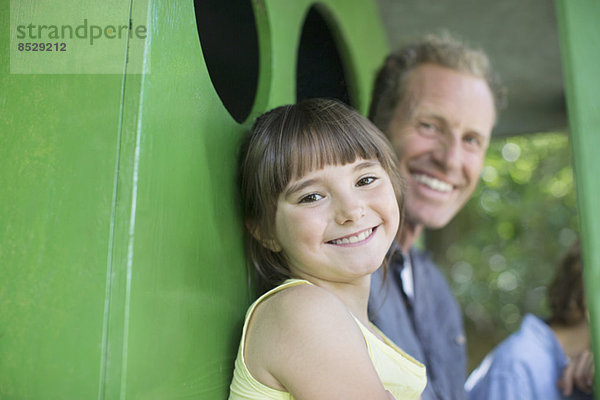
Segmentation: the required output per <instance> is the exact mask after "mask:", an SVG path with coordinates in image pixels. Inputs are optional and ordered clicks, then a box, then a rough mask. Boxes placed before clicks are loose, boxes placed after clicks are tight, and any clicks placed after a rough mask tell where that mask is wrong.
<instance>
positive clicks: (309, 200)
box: [298, 193, 323, 203]
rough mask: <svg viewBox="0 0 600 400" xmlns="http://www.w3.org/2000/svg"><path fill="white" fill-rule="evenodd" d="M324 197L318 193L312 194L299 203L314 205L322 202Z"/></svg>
mask: <svg viewBox="0 0 600 400" xmlns="http://www.w3.org/2000/svg"><path fill="white" fill-rule="evenodd" d="M322 198H323V196H321V195H320V194H318V193H311V194H308V195H306V196H304V197H303V198H301V199H300V201H299V202H298V203H314V202H315V201H317V200H321V199H322Z"/></svg>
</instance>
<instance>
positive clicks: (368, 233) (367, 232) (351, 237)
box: [333, 229, 373, 244]
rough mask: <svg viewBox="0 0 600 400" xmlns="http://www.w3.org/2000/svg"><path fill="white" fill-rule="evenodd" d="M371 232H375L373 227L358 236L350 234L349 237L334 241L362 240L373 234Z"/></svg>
mask: <svg viewBox="0 0 600 400" xmlns="http://www.w3.org/2000/svg"><path fill="white" fill-rule="evenodd" d="M371 232H373V229H369V230H368V231H364V232H361V233H360V234H358V235H357V236H350V237H349V238H343V239H340V240H334V241H333V243H334V244H350V243H356V242H361V241H363V240H365V239H366V238H368V237H369V235H370V234H371Z"/></svg>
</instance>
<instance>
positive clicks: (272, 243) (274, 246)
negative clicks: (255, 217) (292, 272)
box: [245, 220, 281, 253]
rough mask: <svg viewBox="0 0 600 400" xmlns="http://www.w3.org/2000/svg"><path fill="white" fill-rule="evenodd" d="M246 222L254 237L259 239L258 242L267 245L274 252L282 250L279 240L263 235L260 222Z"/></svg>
mask: <svg viewBox="0 0 600 400" xmlns="http://www.w3.org/2000/svg"><path fill="white" fill-rule="evenodd" d="M245 224H246V229H248V232H250V234H251V235H252V237H253V238H254V239H256V240H258V242H259V243H260V244H261V245H263V247H266V248H267V249H269V250H271V251H272V252H273V253H279V252H280V251H281V246H280V245H279V243H278V242H277V240H275V239H271V238H266V237H263V235H262V234H261V232H260V229H259V227H258V224H256V223H254V222H252V221H250V220H246V221H245Z"/></svg>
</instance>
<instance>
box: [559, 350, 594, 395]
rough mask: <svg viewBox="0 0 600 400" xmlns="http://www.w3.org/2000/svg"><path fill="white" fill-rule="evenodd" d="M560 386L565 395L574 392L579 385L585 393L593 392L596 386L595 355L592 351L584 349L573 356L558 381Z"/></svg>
mask: <svg viewBox="0 0 600 400" xmlns="http://www.w3.org/2000/svg"><path fill="white" fill-rule="evenodd" d="M558 387H559V389H560V390H561V391H562V393H563V394H564V395H565V396H570V395H571V394H572V393H573V387H577V388H578V389H579V390H581V391H582V392H584V393H592V389H593V387H594V356H593V354H592V352H591V351H589V350H584V351H582V352H581V353H579V354H578V355H577V356H576V357H574V358H572V359H571V361H570V362H569V365H567V366H566V367H565V369H564V371H563V374H562V376H561V378H560V380H559V381H558Z"/></svg>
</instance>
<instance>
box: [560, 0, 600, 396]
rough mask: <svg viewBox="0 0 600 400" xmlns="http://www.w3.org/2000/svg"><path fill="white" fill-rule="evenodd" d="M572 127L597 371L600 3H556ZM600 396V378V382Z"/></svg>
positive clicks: (599, 313) (599, 324) (599, 382)
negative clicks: (599, 23) (599, 22)
mask: <svg viewBox="0 0 600 400" xmlns="http://www.w3.org/2000/svg"><path fill="white" fill-rule="evenodd" d="M556 9H557V17H558V27H559V33H560V44H561V52H562V61H563V62H562V64H563V70H564V80H565V90H566V94H567V109H568V115H569V127H570V131H571V138H572V148H573V153H574V157H573V160H574V164H575V176H576V181H577V194H578V199H577V201H578V208H579V216H580V225H581V239H582V240H581V241H582V246H583V252H584V279H585V289H586V294H587V300H588V308H589V311H590V317H591V322H592V334H593V338H592V346H593V348H594V350H595V353H596V358H595V368H596V371H600V357H598V354H599V353H598V352H599V351H600V292H598V282H600V252H599V251H598V243H600V208H599V207H598V198H600V181H599V180H598V171H600V158H599V157H598V154H597V153H598V149H600V130H599V127H600V97H599V95H598V93H600V78H599V76H598V65H599V64H600V25H598V21H599V20H600V3H599V2H598V1H594V0H578V1H570V0H557V1H556ZM595 392H596V393H600V380H599V379H596V380H595Z"/></svg>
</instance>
